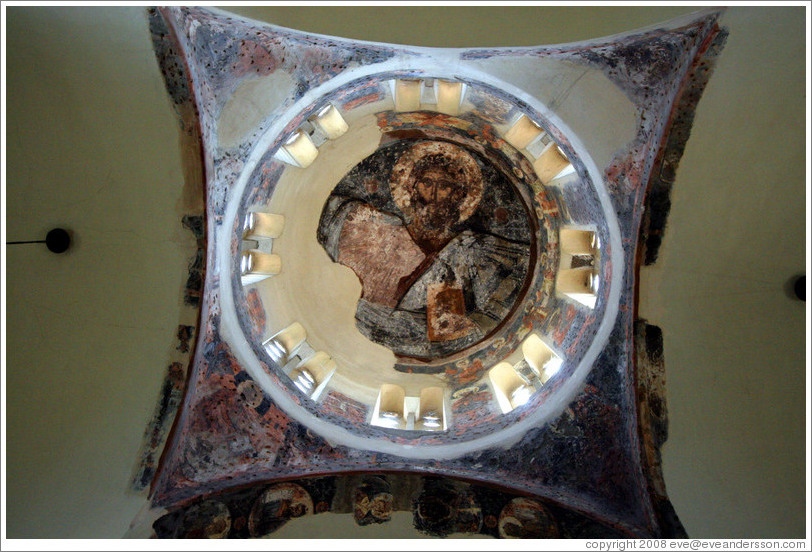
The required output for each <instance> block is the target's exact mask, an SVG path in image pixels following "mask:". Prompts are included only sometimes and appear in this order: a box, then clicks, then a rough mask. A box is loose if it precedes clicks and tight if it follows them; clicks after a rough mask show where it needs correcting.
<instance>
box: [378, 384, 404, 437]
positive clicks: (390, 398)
mask: <svg viewBox="0 0 812 552" xmlns="http://www.w3.org/2000/svg"><path fill="white" fill-rule="evenodd" d="M405 400H406V392H405V391H404V390H403V388H402V387H401V386H399V385H392V384H389V383H385V384H384V385H382V386H381V391H380V393H378V401H377V403H376V404H375V409H374V410H373V412H372V420H371V421H370V423H371V424H372V425H376V426H380V427H388V428H391V429H405V428H406V415H405V408H404V405H405Z"/></svg>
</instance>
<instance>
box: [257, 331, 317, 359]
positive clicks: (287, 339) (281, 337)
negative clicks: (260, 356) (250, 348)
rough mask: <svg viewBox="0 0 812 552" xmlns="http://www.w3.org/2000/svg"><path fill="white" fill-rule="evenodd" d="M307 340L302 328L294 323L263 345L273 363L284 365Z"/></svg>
mask: <svg viewBox="0 0 812 552" xmlns="http://www.w3.org/2000/svg"><path fill="white" fill-rule="evenodd" d="M305 339H307V332H306V331H305V329H304V326H302V325H301V324H299V323H298V322H294V323H293V324H291V325H290V326H288V327H287V328H285V329H284V330H282V331H280V332H278V333H276V334H275V335H274V336H273V337H271V338H270V339H268V340H266V341H265V342H264V343H263V346H264V347H265V350H266V351H267V352H268V354H269V355H270V357H271V358H272V359H273V360H274V362H276V363H278V364H280V365H284V364H286V363H287V362H288V360H290V358H291V357H292V356H293V355H295V354H296V351H297V350H298V349H299V347H300V346H301V345H302V344H303V343H304V342H305Z"/></svg>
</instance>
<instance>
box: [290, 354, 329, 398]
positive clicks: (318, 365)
mask: <svg viewBox="0 0 812 552" xmlns="http://www.w3.org/2000/svg"><path fill="white" fill-rule="evenodd" d="M335 371H336V363H335V361H334V360H333V359H332V358H331V357H330V355H328V354H327V353H325V352H324V351H319V352H317V353H315V354H313V355H311V356H310V357H309V358H307V359H305V360H304V361H303V362H301V363H299V365H298V366H297V367H296V368H294V369H293V371H292V372H291V373H290V379H291V380H293V385H295V386H296V388H297V389H299V391H301V392H302V393H304V394H305V395H307V396H308V397H310V398H311V399H313V400H317V399H318V397H319V396H320V395H321V393H322V391H323V390H324V388H325V387H326V386H327V382H328V381H329V380H330V378H331V377H332V376H333V374H334V373H335Z"/></svg>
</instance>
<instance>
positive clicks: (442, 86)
mask: <svg viewBox="0 0 812 552" xmlns="http://www.w3.org/2000/svg"><path fill="white" fill-rule="evenodd" d="M434 89H435V93H436V95H437V111H439V112H440V113H445V114H446V115H458V114H459V112H460V106H461V105H462V98H463V95H462V93H463V84H462V83H461V82H451V81H444V80H439V79H437V80H435V81H434Z"/></svg>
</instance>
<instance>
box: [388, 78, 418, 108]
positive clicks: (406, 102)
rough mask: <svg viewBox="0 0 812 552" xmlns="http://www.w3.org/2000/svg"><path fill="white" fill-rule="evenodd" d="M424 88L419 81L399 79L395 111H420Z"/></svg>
mask: <svg viewBox="0 0 812 552" xmlns="http://www.w3.org/2000/svg"><path fill="white" fill-rule="evenodd" d="M422 86H423V84H422V82H421V81H420V80H418V79H398V80H397V81H396V82H395V111H418V110H419V109H420V95H421V89H422Z"/></svg>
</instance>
